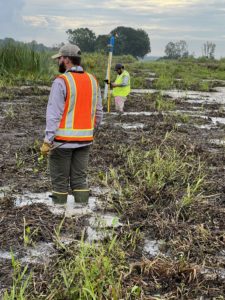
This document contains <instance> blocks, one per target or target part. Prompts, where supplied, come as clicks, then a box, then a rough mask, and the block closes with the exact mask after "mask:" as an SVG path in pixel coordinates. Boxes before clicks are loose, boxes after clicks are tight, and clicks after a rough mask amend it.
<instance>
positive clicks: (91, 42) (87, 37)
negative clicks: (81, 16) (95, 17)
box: [66, 26, 151, 58]
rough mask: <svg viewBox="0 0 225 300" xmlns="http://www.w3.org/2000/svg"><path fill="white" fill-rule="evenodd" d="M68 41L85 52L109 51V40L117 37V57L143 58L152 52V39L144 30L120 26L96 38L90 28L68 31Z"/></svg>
mask: <svg viewBox="0 0 225 300" xmlns="http://www.w3.org/2000/svg"><path fill="white" fill-rule="evenodd" d="M66 33H67V34H68V41H69V42H70V43H72V44H76V45H78V46H79V47H80V48H81V49H82V51H84V52H94V51H101V50H104V49H105V50H107V45H108V44H109V38H110V36H111V35H114V36H115V48H114V54H115V55H129V54H130V55H132V56H134V57H136V58H143V57H144V56H145V55H146V54H148V53H149V52H151V46H150V39H149V36H148V34H147V33H146V32H145V31H144V30H143V29H134V28H131V27H124V26H119V27H116V28H115V29H113V30H112V31H111V32H110V33H109V34H103V35H98V36H96V35H95V33H94V32H93V31H92V30H90V29H89V28H77V29H74V30H72V29H68V30H67V31H66Z"/></svg>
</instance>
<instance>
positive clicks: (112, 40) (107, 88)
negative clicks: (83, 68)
mask: <svg viewBox="0 0 225 300" xmlns="http://www.w3.org/2000/svg"><path fill="white" fill-rule="evenodd" d="M114 43H115V37H114V35H112V36H111V37H110V40H109V45H108V46H109V56H108V65H107V71H106V80H107V81H108V82H107V83H105V89H104V100H107V111H108V112H110V100H111V94H110V75H111V64H112V55H113V48H114Z"/></svg>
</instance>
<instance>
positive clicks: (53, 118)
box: [40, 44, 103, 204]
mask: <svg viewBox="0 0 225 300" xmlns="http://www.w3.org/2000/svg"><path fill="white" fill-rule="evenodd" d="M52 58H53V59H57V61H58V66H59V72H60V73H63V74H62V75H59V76H58V77H56V79H55V80H54V81H53V84H52V87H51V92H50V96H49V100H48V106H47V111H46V130H45V139H44V143H43V145H42V147H41V149H40V150H41V153H42V154H43V155H47V154H49V168H50V176H51V182H52V188H53V192H52V199H53V201H54V203H66V202H67V195H68V187H69V186H70V188H71V189H72V193H73V195H74V198H75V202H76V203H80V204H87V203H88V197H89V189H88V184H87V167H88V158H89V152H90V146H91V144H92V141H93V138H94V129H96V128H97V127H98V126H99V124H100V123H101V121H102V117H103V109H102V99H101V92H100V88H99V84H98V82H97V80H96V78H95V77H94V76H93V75H92V74H89V73H86V72H84V71H83V68H82V67H81V66H80V63H81V51H80V49H79V47H78V46H76V45H72V44H66V45H64V46H63V47H61V48H60V49H59V52H58V53H57V54H56V55H53V56H52Z"/></svg>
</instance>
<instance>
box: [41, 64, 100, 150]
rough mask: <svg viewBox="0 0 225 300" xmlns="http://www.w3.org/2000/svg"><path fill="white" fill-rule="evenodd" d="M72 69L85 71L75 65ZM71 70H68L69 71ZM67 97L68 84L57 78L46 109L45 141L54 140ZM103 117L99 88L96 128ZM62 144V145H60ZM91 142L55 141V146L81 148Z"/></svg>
mask: <svg viewBox="0 0 225 300" xmlns="http://www.w3.org/2000/svg"><path fill="white" fill-rule="evenodd" d="M70 70H71V71H83V69H82V68H81V67H80V66H79V67H73V68H71V69H70ZM68 71H69V70H67V72H68ZM65 99H66V84H65V82H64V80H63V79H62V78H56V79H55V80H54V81H53V84H52V87H51V91H50V95H49V99H48V105H47V111H46V130H45V139H44V140H45V142H47V143H49V142H53V141H54V137H55V134H56V130H57V129H58V127H59V124H60V121H61V118H62V115H63V112H64V107H65ZM102 118H103V107H102V98H101V91H100V88H99V91H98V101H97V105H96V119H95V128H97V127H98V126H99V125H100V123H101V121H102ZM60 144H61V145H60ZM90 144H91V142H74V143H60V142H54V146H59V145H60V148H79V147H84V146H87V145H90Z"/></svg>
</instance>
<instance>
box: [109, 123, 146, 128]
mask: <svg viewBox="0 0 225 300" xmlns="http://www.w3.org/2000/svg"><path fill="white" fill-rule="evenodd" d="M114 125H115V126H120V127H122V128H123V129H140V128H141V129H142V128H144V126H145V124H143V123H114Z"/></svg>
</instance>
